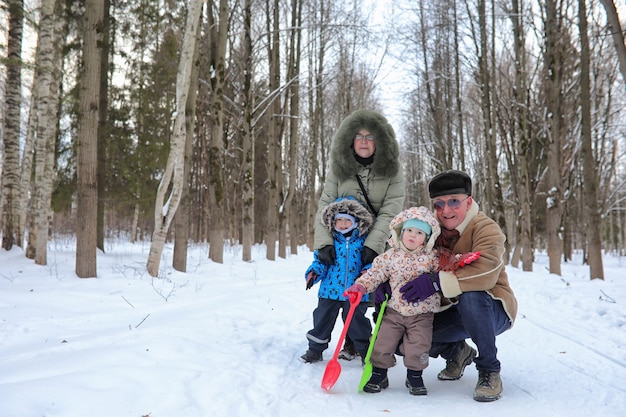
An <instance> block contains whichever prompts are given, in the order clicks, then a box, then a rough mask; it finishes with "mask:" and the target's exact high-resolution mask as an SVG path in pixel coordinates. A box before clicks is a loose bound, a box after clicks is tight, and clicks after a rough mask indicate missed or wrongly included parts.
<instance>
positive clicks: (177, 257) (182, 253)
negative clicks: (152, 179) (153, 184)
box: [172, 24, 201, 272]
mask: <svg viewBox="0 0 626 417" xmlns="http://www.w3.org/2000/svg"><path fill="white" fill-rule="evenodd" d="M200 27H201V26H200V24H198V26H197V28H196V42H195V47H194V57H193V66H192V72H191V81H190V88H189V94H188V95H187V104H186V106H187V107H186V110H185V131H186V133H185V135H186V137H185V154H184V163H183V165H184V169H183V190H182V193H183V195H182V196H181V200H180V207H179V208H178V210H177V211H176V216H175V218H174V230H175V235H174V238H175V241H174V255H173V259H172V266H173V267H174V269H175V270H177V271H181V272H186V271H187V246H188V243H189V235H190V225H189V220H190V219H189V216H190V213H189V209H190V207H189V206H190V196H189V188H190V184H189V183H190V181H191V154H192V151H193V137H194V130H195V119H196V99H197V97H198V94H197V93H198V88H197V87H198V66H199V61H198V52H199V51H198V44H199V41H200V32H201V31H200Z"/></svg>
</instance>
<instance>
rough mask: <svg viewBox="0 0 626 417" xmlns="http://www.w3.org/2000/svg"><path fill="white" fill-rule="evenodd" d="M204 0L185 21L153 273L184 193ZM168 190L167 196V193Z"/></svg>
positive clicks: (150, 262) (150, 258)
mask: <svg viewBox="0 0 626 417" xmlns="http://www.w3.org/2000/svg"><path fill="white" fill-rule="evenodd" d="M203 3H204V0H192V1H191V2H190V4H189V13H188V15H187V23H186V25H185V35H184V38H183V45H182V50H181V54H180V62H179V65H178V73H177V75H176V118H175V120H174V128H173V137H172V140H171V144H170V154H169V156H168V159H167V166H166V167H165V172H164V173H163V178H162V179H161V183H160V184H159V189H158V191H157V196H156V202H155V206H154V233H153V236H152V243H151V245H150V253H149V255H148V262H147V265H146V269H147V271H148V273H149V274H150V276H152V277H156V276H158V273H159V265H160V263H161V255H162V253H163V246H164V245H165V237H166V236H167V231H168V229H169V227H170V224H171V222H172V219H173V218H174V215H175V214H176V210H177V209H178V205H179V204H180V199H181V196H182V189H183V177H184V161H185V160H184V154H185V141H186V136H187V135H186V131H185V120H186V106H187V96H188V94H189V87H190V83H191V73H192V68H193V58H194V51H195V48H196V34H197V31H198V25H199V23H200V16H201V13H202V4H203ZM168 192H169V194H168V198H167V200H166V199H165V195H166V193H168Z"/></svg>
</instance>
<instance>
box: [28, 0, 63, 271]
mask: <svg viewBox="0 0 626 417" xmlns="http://www.w3.org/2000/svg"><path fill="white" fill-rule="evenodd" d="M62 4H63V3H62V2H55V1H54V0H45V1H43V2H42V3H41V19H40V23H39V45H38V49H37V58H36V62H37V67H36V71H35V78H36V81H34V82H33V85H35V86H36V87H37V93H36V94H35V95H36V97H37V106H36V113H37V114H36V116H35V117H36V118H37V134H36V136H37V139H36V143H35V180H34V185H33V196H32V204H31V211H30V213H31V215H30V230H29V232H28V245H27V247H26V256H27V257H28V258H31V259H35V263H37V264H39V265H46V263H47V245H48V230H49V221H50V212H51V211H50V205H51V199H52V186H53V183H54V179H55V171H54V144H55V138H56V134H57V130H56V128H57V122H56V120H57V113H58V101H59V81H60V79H61V52H60V51H61V48H62V41H61V37H60V36H59V34H60V31H59V30H58V28H57V23H56V21H57V15H58V14H59V13H55V8H58V9H61V8H62ZM26 174H27V175H30V173H26Z"/></svg>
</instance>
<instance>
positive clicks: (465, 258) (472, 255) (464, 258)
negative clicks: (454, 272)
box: [458, 252, 480, 267]
mask: <svg viewBox="0 0 626 417" xmlns="http://www.w3.org/2000/svg"><path fill="white" fill-rule="evenodd" d="M478 258H480V252H467V253H464V254H462V255H460V256H459V257H458V263H459V267H462V266H465V265H467V264H471V263H472V262H474V261H475V260H476V259H478Z"/></svg>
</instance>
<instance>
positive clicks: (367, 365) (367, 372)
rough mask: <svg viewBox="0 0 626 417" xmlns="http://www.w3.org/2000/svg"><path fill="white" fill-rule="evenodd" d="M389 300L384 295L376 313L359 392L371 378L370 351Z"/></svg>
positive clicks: (387, 296) (386, 295)
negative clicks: (383, 299)
mask: <svg viewBox="0 0 626 417" xmlns="http://www.w3.org/2000/svg"><path fill="white" fill-rule="evenodd" d="M388 299H389V295H388V294H385V301H383V303H382V304H381V305H380V311H379V312H378V317H377V318H376V326H375V327H374V332H373V333H372V339H371V340H370V346H369V347H368V348H367V354H366V355H365V366H364V367H363V375H361V382H360V383H359V392H361V391H363V387H364V386H365V384H367V381H369V380H370V377H371V376H372V368H373V367H372V363H371V362H370V356H372V351H373V350H374V342H376V336H378V329H380V323H381V322H382V321H383V314H384V313H385V307H387V300H388Z"/></svg>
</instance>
